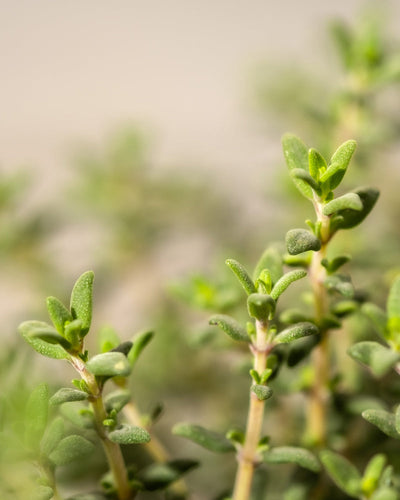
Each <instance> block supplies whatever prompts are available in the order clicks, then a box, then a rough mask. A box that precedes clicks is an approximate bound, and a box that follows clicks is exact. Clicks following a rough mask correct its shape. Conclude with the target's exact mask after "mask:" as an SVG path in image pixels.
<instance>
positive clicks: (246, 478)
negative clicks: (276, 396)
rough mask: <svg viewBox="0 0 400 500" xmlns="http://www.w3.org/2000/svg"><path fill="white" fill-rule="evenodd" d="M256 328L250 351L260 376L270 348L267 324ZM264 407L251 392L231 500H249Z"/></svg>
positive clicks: (257, 461)
mask: <svg viewBox="0 0 400 500" xmlns="http://www.w3.org/2000/svg"><path fill="white" fill-rule="evenodd" d="M256 326H257V337H256V343H255V345H252V351H253V354H254V370H256V371H257V372H258V373H260V374H261V373H262V372H263V371H264V370H265V369H266V367H267V357H268V354H269V352H270V350H271V346H270V345H269V344H268V341H267V331H268V325H267V323H261V322H257V324H256ZM264 407H265V402H264V401H260V400H259V399H258V398H257V396H256V395H255V394H254V393H253V392H252V391H251V392H250V406H249V411H248V416H247V425H246V433H245V440H244V444H243V447H242V448H241V450H240V451H239V453H238V469H237V472H236V478H235V486H234V490H233V496H232V500H248V499H249V498H250V494H251V486H252V482H253V475H254V470H255V467H256V466H257V465H258V463H259V457H258V454H257V447H258V443H259V442H260V438H261V431H262V424H263V418H264Z"/></svg>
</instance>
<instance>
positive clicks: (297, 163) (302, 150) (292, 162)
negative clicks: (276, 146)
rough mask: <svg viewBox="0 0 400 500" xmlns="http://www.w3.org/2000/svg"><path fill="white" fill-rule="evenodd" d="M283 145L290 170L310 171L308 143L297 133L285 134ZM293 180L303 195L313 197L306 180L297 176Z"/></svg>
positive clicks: (310, 198)
mask: <svg viewBox="0 0 400 500" xmlns="http://www.w3.org/2000/svg"><path fill="white" fill-rule="evenodd" d="M282 146H283V154H284V156H285V160H286V164H287V166H288V168H289V170H290V171H292V170H294V169H302V170H304V171H306V172H308V149H307V147H306V145H305V144H304V143H303V142H302V141H301V140H300V139H299V138H298V137H296V136H295V135H292V134H285V135H284V136H283V138H282ZM293 182H294V184H295V186H296V187H297V189H298V190H299V191H300V193H301V194H302V195H303V196H305V197H306V198H308V199H309V200H312V199H313V192H312V189H311V187H310V186H309V185H308V184H307V183H306V182H304V181H303V180H302V179H299V178H297V177H293Z"/></svg>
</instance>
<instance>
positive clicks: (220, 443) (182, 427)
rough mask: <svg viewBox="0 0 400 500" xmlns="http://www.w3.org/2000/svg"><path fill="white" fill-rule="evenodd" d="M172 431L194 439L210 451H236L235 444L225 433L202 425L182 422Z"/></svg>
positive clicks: (191, 439) (177, 434)
mask: <svg viewBox="0 0 400 500" xmlns="http://www.w3.org/2000/svg"><path fill="white" fill-rule="evenodd" d="M172 433H173V434H175V435H176V436H181V437H184V438H187V439H189V440H190V441H194V442H195V443H197V444H198V445H200V446H202V447H203V448H206V449H207V450H210V451H214V452H217V453H227V452H230V451H235V447H234V446H233V444H232V443H231V442H230V441H229V440H228V439H227V438H226V437H225V436H224V435H223V434H220V433H218V432H215V431H210V430H208V429H205V428H204V427H201V426H200V425H194V424H188V423H180V424H177V425H175V426H174V428H173V429H172Z"/></svg>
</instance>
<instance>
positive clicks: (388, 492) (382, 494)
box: [371, 487, 399, 500]
mask: <svg viewBox="0 0 400 500" xmlns="http://www.w3.org/2000/svg"><path fill="white" fill-rule="evenodd" d="M398 498H399V496H398V494H397V491H396V490H394V489H393V488H387V487H383V488H379V490H377V491H376V492H375V493H374V494H373V495H372V497H371V500H398Z"/></svg>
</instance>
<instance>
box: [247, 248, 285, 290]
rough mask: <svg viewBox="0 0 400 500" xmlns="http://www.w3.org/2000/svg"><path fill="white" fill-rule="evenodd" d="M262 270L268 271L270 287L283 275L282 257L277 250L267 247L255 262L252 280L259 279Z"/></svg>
mask: <svg viewBox="0 0 400 500" xmlns="http://www.w3.org/2000/svg"><path fill="white" fill-rule="evenodd" d="M264 269H268V271H269V273H270V276H271V281H272V285H274V284H275V283H276V282H277V281H278V280H279V278H280V277H281V276H282V274H283V265H282V256H281V254H280V252H279V250H278V249H277V248H275V247H274V246H270V247H268V248H267V249H266V250H265V251H264V253H263V254H262V256H261V257H260V260H259V261H258V262H257V265H256V267H255V269H254V274H253V277H254V280H257V279H258V278H260V275H261V273H262V271H263V270H264Z"/></svg>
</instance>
